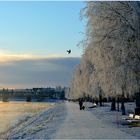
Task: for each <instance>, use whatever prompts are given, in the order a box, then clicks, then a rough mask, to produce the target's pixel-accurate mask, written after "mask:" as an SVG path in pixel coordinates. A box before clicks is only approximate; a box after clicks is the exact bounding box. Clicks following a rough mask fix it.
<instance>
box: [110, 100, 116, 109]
mask: <svg viewBox="0 0 140 140" xmlns="http://www.w3.org/2000/svg"><path fill="white" fill-rule="evenodd" d="M114 110H116V100H115V98H113V99H112V103H111V111H114Z"/></svg>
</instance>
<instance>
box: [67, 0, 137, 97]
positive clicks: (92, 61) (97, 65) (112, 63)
mask: <svg viewBox="0 0 140 140" xmlns="http://www.w3.org/2000/svg"><path fill="white" fill-rule="evenodd" d="M81 17H82V18H86V20H87V26H86V36H85V37H86V38H85V41H84V43H83V47H84V54H83V56H82V59H81V63H80V65H79V66H78V67H77V68H76V70H75V73H74V76H73V80H72V82H71V90H70V98H79V97H82V96H85V95H90V96H92V97H94V98H98V97H99V96H101V95H102V96H110V97H112V98H116V97H125V96H133V95H134V93H136V92H139V89H140V65H139V64H140V2H138V1H137V2H136V1H118V2H116V1H115V2H94V1H92V2H87V5H86V7H85V8H84V9H82V11H81Z"/></svg>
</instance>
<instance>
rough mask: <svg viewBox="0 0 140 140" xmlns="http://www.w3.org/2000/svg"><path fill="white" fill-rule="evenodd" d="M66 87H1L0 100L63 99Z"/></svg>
mask: <svg viewBox="0 0 140 140" xmlns="http://www.w3.org/2000/svg"><path fill="white" fill-rule="evenodd" d="M66 89H67V88H66V87H63V88H62V87H56V88H52V87H48V88H32V89H4V88H3V89H1V90H0V100H2V101H4V102H7V101H9V100H11V99H17V98H18V99H24V100H26V101H27V102H29V101H32V100H35V101H43V100H45V99H65V91H66Z"/></svg>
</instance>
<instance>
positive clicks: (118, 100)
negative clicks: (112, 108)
mask: <svg viewBox="0 0 140 140" xmlns="http://www.w3.org/2000/svg"><path fill="white" fill-rule="evenodd" d="M119 102H120V99H119V97H118V98H117V111H119V110H120V106H119Z"/></svg>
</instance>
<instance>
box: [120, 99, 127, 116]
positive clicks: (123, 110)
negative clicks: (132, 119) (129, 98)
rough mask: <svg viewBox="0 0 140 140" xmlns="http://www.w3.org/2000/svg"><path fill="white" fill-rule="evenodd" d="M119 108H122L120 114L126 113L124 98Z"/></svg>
mask: <svg viewBox="0 0 140 140" xmlns="http://www.w3.org/2000/svg"><path fill="white" fill-rule="evenodd" d="M121 110H122V115H126V112H125V105H124V98H122V102H121Z"/></svg>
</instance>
